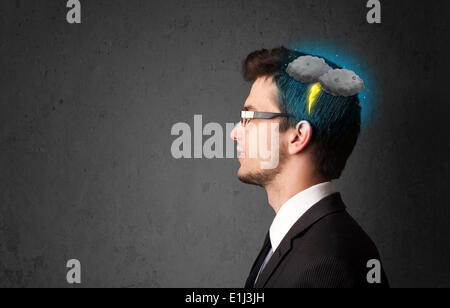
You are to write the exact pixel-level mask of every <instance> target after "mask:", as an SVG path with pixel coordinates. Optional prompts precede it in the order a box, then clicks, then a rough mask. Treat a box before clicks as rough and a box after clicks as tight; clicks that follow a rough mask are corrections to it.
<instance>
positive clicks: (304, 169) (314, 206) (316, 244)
mask: <svg viewBox="0 0 450 308" xmlns="http://www.w3.org/2000/svg"><path fill="white" fill-rule="evenodd" d="M243 76H244V79H245V80H246V81H252V82H253V85H252V87H251V91H250V94H249V96H248V98H247V99H246V101H245V104H244V106H243V112H242V113H241V122H240V123H239V124H238V125H236V127H235V128H234V129H233V131H232V132H231V138H232V139H234V140H235V141H237V150H238V153H239V157H238V159H239V162H240V168H239V170H238V178H239V179H240V180H241V181H242V182H244V183H248V184H254V185H258V186H261V187H263V188H264V189H265V190H266V192H267V197H268V203H269V204H270V206H271V207H272V208H273V210H274V211H275V213H276V215H275V218H274V220H273V222H272V224H271V226H270V229H269V231H268V233H267V235H266V238H265V240H264V243H263V246H262V248H261V251H260V252H259V254H258V256H257V258H256V260H255V261H254V263H253V266H252V268H251V270H250V274H249V276H248V278H247V281H246V283H245V287H246V288H253V287H255V288H271V287H272V288H273V287H286V288H293V287H294V288H296V287H376V286H378V287H380V286H383V287H387V286H388V281H387V279H386V276H385V274H384V271H383V269H382V268H381V263H380V256H379V253H378V251H377V248H376V247H375V245H374V243H373V242H372V240H371V239H370V238H369V236H368V235H367V234H366V233H365V232H364V231H363V230H362V229H361V227H360V226H359V225H358V224H357V222H356V221H355V220H354V219H353V218H352V217H351V216H350V215H349V214H348V213H347V212H346V210H345V205H344V203H343V201H342V199H341V195H340V193H339V192H337V191H335V189H334V187H333V184H332V183H331V181H332V180H334V179H337V178H339V177H340V175H341V173H342V171H343V169H344V167H345V163H346V161H347V158H348V157H349V156H350V154H351V152H352V150H353V148H354V146H355V144H356V140H357V138H358V135H359V131H360V121H361V119H360V118H361V116H360V114H361V106H360V102H359V100H358V96H357V94H358V93H359V92H360V91H361V90H362V89H363V87H364V83H363V81H362V80H361V79H360V78H359V77H358V76H357V75H356V73H354V72H352V71H348V70H343V69H340V67H338V66H337V65H336V64H334V63H332V62H330V61H328V60H326V59H323V58H319V57H313V56H310V55H305V54H303V53H300V52H297V51H294V50H289V49H286V48H284V47H280V48H276V49H272V50H270V51H269V50H266V49H262V50H259V51H255V52H252V53H250V54H249V55H248V56H247V58H246V59H245V61H244V63H243ZM268 124H271V125H275V127H276V128H277V129H276V130H275V131H274V130H267V125H268ZM274 134H275V135H276V138H274ZM274 140H275V141H274ZM261 143H265V144H271V146H270V148H271V149H273V145H274V143H275V145H276V147H275V148H276V151H277V153H273V151H272V155H273V154H274V155H277V160H276V162H277V164H276V165H274V166H272V167H271V168H267V167H262V166H264V165H263V163H264V162H267V160H268V158H267V157H262V156H261V155H259V154H258V155H249V154H251V152H252V151H253V150H254V149H252V145H255V144H256V145H257V147H258V149H260V148H261ZM253 153H254V151H253ZM257 153H259V152H258V151H257ZM369 265H370V266H369ZM368 266H369V267H368Z"/></svg>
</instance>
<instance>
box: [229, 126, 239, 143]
mask: <svg viewBox="0 0 450 308" xmlns="http://www.w3.org/2000/svg"><path fill="white" fill-rule="evenodd" d="M239 125H241V123H238V124H236V125H235V126H234V127H233V130H232V131H231V133H230V138H231V139H233V140H234V141H237V139H238V131H237V130H238V128H239Z"/></svg>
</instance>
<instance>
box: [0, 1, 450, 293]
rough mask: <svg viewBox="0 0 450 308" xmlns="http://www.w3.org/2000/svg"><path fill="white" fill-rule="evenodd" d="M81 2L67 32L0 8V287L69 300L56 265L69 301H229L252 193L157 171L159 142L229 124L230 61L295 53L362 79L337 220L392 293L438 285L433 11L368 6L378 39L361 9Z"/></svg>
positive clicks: (242, 265)
mask: <svg viewBox="0 0 450 308" xmlns="http://www.w3.org/2000/svg"><path fill="white" fill-rule="evenodd" d="M81 3H82V24H81V25H69V24H67V23H66V21H65V15H66V12H67V9H66V7H65V4H66V1H64V0H61V1H55V0H54V1H24V0H16V1H10V0H2V1H1V3H0V53H1V57H0V61H1V62H0V72H1V74H0V86H1V89H0V116H1V118H0V120H1V121H0V155H1V156H0V168H1V169H0V187H1V188H0V286H2V287H10V286H13V287H22V286H24V287H47V286H49V287H55V286H56V287H59V286H61V287H64V286H68V285H67V283H66V281H65V275H66V268H65V264H66V262H67V260H68V259H71V258H77V259H79V260H80V261H81V263H82V282H83V284H82V286H86V287H100V286H102V287H108V286H114V287H117V286H145V287H159V286H161V287H240V286H243V284H244V281H245V279H246V277H247V274H248V272H249V270H250V266H251V264H252V262H253V260H254V258H255V257H256V254H257V252H258V250H259V248H260V246H261V244H262V241H263V239H264V235H265V233H266V231H267V230H268V228H269V226H270V223H271V221H272V219H273V217H274V212H273V210H272V209H271V208H270V207H269V205H268V203H267V199H266V194H265V192H264V190H262V189H260V188H257V187H255V186H246V185H244V184H241V183H240V182H239V181H238V180H237V178H236V170H237V168H238V162H237V161H236V160H234V159H212V160H208V159H195V160H194V159H190V160H189V159H182V160H175V159H173V158H172V156H171V153H170V146H171V143H172V141H173V140H174V139H175V136H171V134H170V129H171V127H172V125H173V124H174V123H176V122H180V121H182V122H187V123H189V124H190V125H193V115H194V114H202V115H203V122H204V123H207V122H218V123H222V124H224V123H229V122H236V121H238V118H237V116H238V114H239V110H240V108H241V106H242V104H243V102H244V100H245V98H246V96H247V95H248V91H249V88H250V84H248V83H245V82H243V80H242V78H241V75H240V63H241V61H242V60H243V58H244V57H245V56H246V55H247V54H248V53H249V52H251V51H253V50H255V49H259V48H262V47H265V48H272V47H277V46H279V45H282V44H283V45H285V46H286V47H298V48H299V49H302V46H307V45H308V46H311V44H312V42H313V44H318V45H317V46H319V45H322V46H332V47H333V48H336V50H338V51H339V52H341V53H342V55H346V54H352V55H356V56H357V57H358V58H359V59H362V60H361V63H360V64H361V69H363V68H364V70H365V71H366V72H370V77H371V81H372V84H371V87H372V88H371V89H372V94H371V95H372V96H371V97H372V100H371V105H370V106H369V105H368V106H367V108H366V111H367V110H369V111H370V112H369V114H368V115H366V116H365V122H364V123H363V125H364V126H363V129H362V133H361V136H360V139H359V142H358V144H357V147H356V148H355V151H354V153H353V155H352V157H351V158H350V160H349V162H348V166H347V169H346V170H345V172H344V174H343V177H342V178H341V180H339V182H337V186H338V187H339V188H340V190H341V193H342V196H343V199H344V201H345V202H346V203H347V206H348V208H349V211H350V213H351V214H352V215H353V216H354V217H355V218H356V219H357V220H358V221H359V222H360V224H361V225H362V226H363V227H364V228H365V229H366V231H367V232H368V233H369V234H370V235H371V236H372V238H373V239H374V241H375V242H376V244H377V245H378V248H379V250H380V253H381V255H382V260H383V262H384V265H385V268H386V271H387V274H388V277H389V278H390V282H391V284H392V286H395V287H400V286H428V287H432V286H441V287H442V286H450V263H449V261H448V260H450V245H449V242H450V230H449V223H448V221H449V218H450V208H449V205H450V202H449V201H450V200H449V189H448V184H449V183H450V172H449V171H450V159H449V157H450V149H449V135H448V116H449V104H448V96H447V93H448V89H447V84H448V82H449V78H448V68H449V60H448V59H449V57H448V49H447V48H446V47H445V45H444V41H445V37H447V38H448V37H449V30H448V27H447V17H445V15H444V14H442V13H444V12H446V10H447V11H448V9H449V5H448V3H449V2H448V1H431V2H427V3H426V4H422V3H421V2H417V3H416V2H414V1H406V0H404V1H399V0H397V1H382V3H383V7H382V9H383V11H382V13H383V15H382V21H383V23H382V24H381V25H369V24H367V23H366V21H365V15H366V12H367V9H366V7H365V4H366V1H362V0H349V1H341V0H322V1H317V0H309V1H300V0H295V1H280V0H277V1H259V0H258V1H256V0H255V1H250V0H247V1H237V0H232V1H200V0H195V1H168V0H164V1H153V0H152V1H144V0H141V1H137V0H134V1H130V0H127V1H125V0H123V1H112V0H108V1H106V0H105V1H92V0H91V1H81ZM344 3H345V4H344ZM440 16H442V17H440ZM333 52H334V51H333ZM366 113H367V112H366ZM205 139H206V138H205Z"/></svg>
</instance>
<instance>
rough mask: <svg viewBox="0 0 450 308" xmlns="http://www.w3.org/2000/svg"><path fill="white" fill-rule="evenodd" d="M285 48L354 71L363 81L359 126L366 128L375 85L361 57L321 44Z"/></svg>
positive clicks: (305, 44)
mask: <svg viewBox="0 0 450 308" xmlns="http://www.w3.org/2000/svg"><path fill="white" fill-rule="evenodd" d="M287 48H291V49H294V50H296V51H299V52H303V53H307V54H310V55H313V56H317V57H323V58H326V59H327V60H329V61H331V62H334V63H335V64H337V65H339V66H341V67H342V68H345V69H348V70H352V71H354V72H355V73H356V74H357V75H358V76H359V77H361V79H362V80H363V81H364V85H365V89H364V90H363V91H362V92H360V93H359V94H358V98H359V100H360V102H361V106H362V107H361V126H366V127H367V126H368V125H369V123H370V120H371V118H372V117H371V115H372V111H373V109H374V108H373V103H374V101H375V97H374V95H375V93H377V91H376V90H375V83H374V81H373V80H372V78H371V77H372V76H371V75H370V74H369V68H368V67H367V65H366V64H365V63H366V62H365V61H364V59H362V57H359V56H355V55H354V54H352V52H351V51H349V50H348V49H347V48H345V47H342V46H330V45H329V44H326V43H323V42H309V43H299V44H291V45H290V46H287Z"/></svg>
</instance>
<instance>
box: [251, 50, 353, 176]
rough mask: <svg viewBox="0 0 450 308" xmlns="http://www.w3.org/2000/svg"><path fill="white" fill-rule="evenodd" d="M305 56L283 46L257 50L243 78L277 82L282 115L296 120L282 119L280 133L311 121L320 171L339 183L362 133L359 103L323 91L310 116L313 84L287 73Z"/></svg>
mask: <svg viewBox="0 0 450 308" xmlns="http://www.w3.org/2000/svg"><path fill="white" fill-rule="evenodd" d="M304 55H307V54H305V53H302V52H299V51H295V50H290V49H287V48H285V47H283V46H281V47H279V48H275V49H272V50H270V51H269V50H267V49H261V50H257V51H254V52H252V53H250V54H249V55H248V56H247V58H246V59H245V60H244V62H243V67H242V69H243V70H242V74H243V77H244V79H245V80H246V81H255V80H256V79H257V78H259V77H273V78H274V81H275V83H276V85H277V88H278V105H279V108H280V111H281V112H283V113H290V114H292V115H294V118H283V119H282V122H281V125H280V130H281V131H286V130H287V129H288V128H290V127H295V125H296V124H297V123H298V122H300V121H302V120H306V121H308V122H309V123H310V124H311V126H312V127H313V135H312V139H311V144H314V154H315V161H316V167H317V169H318V171H319V172H320V173H321V174H322V175H323V176H325V177H326V178H328V179H330V180H331V179H337V178H339V177H340V176H341V173H342V170H344V167H345V163H346V161H347V159H348V157H349V156H350V154H351V153H352V151H353V148H354V147H355V144H356V140H357V139H358V135H359V132H360V126H361V107H360V105H359V99H358V96H357V95H354V96H348V97H343V96H333V95H331V94H328V93H327V92H325V91H321V92H320V94H319V95H318V97H317V98H316V101H315V103H314V107H313V108H312V109H311V113H309V112H308V96H309V95H308V93H309V89H310V88H311V84H307V83H302V82H300V81H297V80H295V79H294V78H292V77H291V76H289V74H287V73H286V67H287V65H288V64H289V63H290V62H292V61H294V60H295V59H297V58H298V57H300V56H304ZM319 57H320V56H319ZM322 58H323V57H322ZM324 60H325V62H326V63H327V64H328V65H329V66H331V67H332V68H333V69H336V68H341V67H339V66H338V65H336V64H335V63H333V62H331V61H329V60H328V59H325V58H324Z"/></svg>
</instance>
